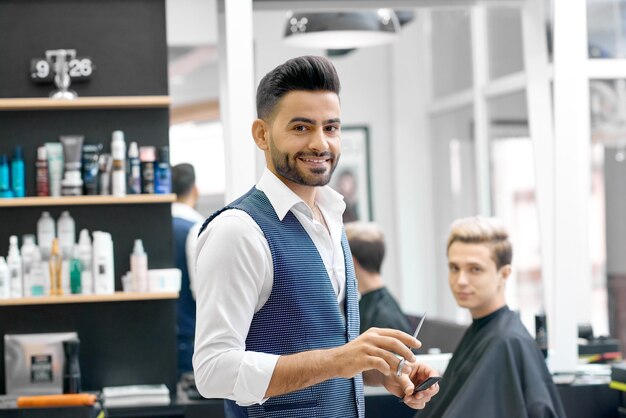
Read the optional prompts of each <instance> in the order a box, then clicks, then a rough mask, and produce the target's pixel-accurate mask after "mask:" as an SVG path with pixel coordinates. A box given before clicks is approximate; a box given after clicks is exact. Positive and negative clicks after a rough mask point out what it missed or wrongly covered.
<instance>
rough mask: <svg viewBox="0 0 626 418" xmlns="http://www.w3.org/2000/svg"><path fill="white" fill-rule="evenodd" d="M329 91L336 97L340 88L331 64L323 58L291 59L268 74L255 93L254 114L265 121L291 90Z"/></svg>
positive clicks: (308, 56)
mask: <svg viewBox="0 0 626 418" xmlns="http://www.w3.org/2000/svg"><path fill="white" fill-rule="evenodd" d="M297 90H304V91H317V90H320V91H331V92H334V93H336V94H337V95H339V91H340V90H341V85H340V83H339V76H337V71H336V70H335V67H334V66H333V64H332V63H331V62H330V61H329V60H328V59H327V58H324V57H318V56H312V55H307V56H303V57H297V58H292V59H290V60H289V61H287V62H285V63H284V64H281V65H279V66H278V67H276V68H274V69H273V70H272V71H270V72H269V73H267V74H266V75H265V77H263V79H262V80H261V82H260V83H259V87H258V88H257V91H256V112H257V117H259V118H260V119H267V118H268V117H270V116H271V115H272V113H273V112H274V108H275V107H276V104H277V103H278V102H279V101H280V99H281V98H282V97H283V96H284V95H285V94H287V93H289V92H291V91H297Z"/></svg>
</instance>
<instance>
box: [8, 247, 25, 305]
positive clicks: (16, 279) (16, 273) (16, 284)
mask: <svg viewBox="0 0 626 418" xmlns="http://www.w3.org/2000/svg"><path fill="white" fill-rule="evenodd" d="M7 264H8V265H9V274H10V276H11V297H12V298H21V297H22V296H24V292H23V290H22V286H23V284H22V257H21V256H20V249H19V247H18V246H17V237H16V236H15V235H11V236H10V237H9V255H8V256H7Z"/></svg>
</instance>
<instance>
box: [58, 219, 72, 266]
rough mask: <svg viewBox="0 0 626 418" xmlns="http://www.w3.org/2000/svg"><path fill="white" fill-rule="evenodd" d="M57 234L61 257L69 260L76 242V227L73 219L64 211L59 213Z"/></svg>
mask: <svg viewBox="0 0 626 418" xmlns="http://www.w3.org/2000/svg"><path fill="white" fill-rule="evenodd" d="M57 233H58V236H59V246H60V247H61V255H62V256H63V258H64V259H66V260H69V259H70V257H71V256H72V251H73V249H74V244H75V242H76V225H75V223H74V219H73V218H72V217H71V216H70V213H69V212H68V211H66V210H64V211H63V212H61V216H60V217H59V220H58V221H57Z"/></svg>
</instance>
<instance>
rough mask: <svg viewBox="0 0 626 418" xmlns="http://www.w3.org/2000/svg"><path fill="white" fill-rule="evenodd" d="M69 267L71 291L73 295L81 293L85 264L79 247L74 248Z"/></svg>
mask: <svg viewBox="0 0 626 418" xmlns="http://www.w3.org/2000/svg"><path fill="white" fill-rule="evenodd" d="M69 269H70V292H71V293H72V294H73V295H77V294H80V293H82V289H81V274H82V271H83V266H82V264H81V262H80V259H79V255H78V247H74V250H73V251H72V258H70V263H69Z"/></svg>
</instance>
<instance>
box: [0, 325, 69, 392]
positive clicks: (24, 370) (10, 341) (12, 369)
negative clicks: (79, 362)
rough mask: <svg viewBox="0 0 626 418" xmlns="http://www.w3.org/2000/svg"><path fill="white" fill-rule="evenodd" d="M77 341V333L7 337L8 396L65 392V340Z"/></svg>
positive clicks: (5, 340)
mask: <svg viewBox="0 0 626 418" xmlns="http://www.w3.org/2000/svg"><path fill="white" fill-rule="evenodd" d="M75 339H78V336H77V334H76V333H75V332H61V333H46V334H7V335H5V336H4V370H5V387H6V393H7V395H48V394H55V393H63V363H64V361H65V355H64V353H63V341H67V340H75Z"/></svg>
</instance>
